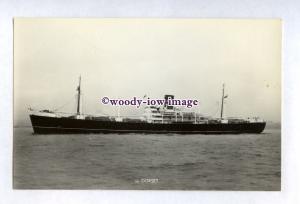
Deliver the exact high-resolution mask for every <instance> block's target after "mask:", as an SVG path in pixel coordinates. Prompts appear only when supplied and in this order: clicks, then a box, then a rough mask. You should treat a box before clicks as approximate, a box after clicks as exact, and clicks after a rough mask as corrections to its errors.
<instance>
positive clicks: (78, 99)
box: [77, 76, 81, 115]
mask: <svg viewBox="0 0 300 204" xmlns="http://www.w3.org/2000/svg"><path fill="white" fill-rule="evenodd" d="M80 85H81V76H79V86H78V87H77V92H78V95H77V115H80V94H81V89H80Z"/></svg>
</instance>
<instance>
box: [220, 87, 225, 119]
mask: <svg viewBox="0 0 300 204" xmlns="http://www.w3.org/2000/svg"><path fill="white" fill-rule="evenodd" d="M224 89H225V84H223V89H222V103H221V120H222V119H223V105H224Z"/></svg>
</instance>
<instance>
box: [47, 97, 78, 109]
mask: <svg viewBox="0 0 300 204" xmlns="http://www.w3.org/2000/svg"><path fill="white" fill-rule="evenodd" d="M74 96H76V95H73V96H72V98H71V99H70V100H69V101H68V102H67V103H65V104H63V105H62V106H59V107H58V108H55V109H53V110H52V111H57V110H59V109H61V108H63V107H65V106H66V105H68V104H69V103H71V101H73V100H74Z"/></svg>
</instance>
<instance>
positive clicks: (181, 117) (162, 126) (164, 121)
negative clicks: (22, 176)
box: [30, 77, 266, 134]
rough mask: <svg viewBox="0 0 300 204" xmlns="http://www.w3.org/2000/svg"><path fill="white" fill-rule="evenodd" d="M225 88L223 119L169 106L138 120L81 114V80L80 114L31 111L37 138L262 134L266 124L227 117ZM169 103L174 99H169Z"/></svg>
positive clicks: (154, 109) (147, 112)
mask: <svg viewBox="0 0 300 204" xmlns="http://www.w3.org/2000/svg"><path fill="white" fill-rule="evenodd" d="M224 89H225V86H224V84H223V89H222V98H221V111H220V112H221V114H220V117H217V118H213V117H207V116H203V115H201V114H199V113H196V112H191V111H183V110H181V109H179V108H178V107H176V106H172V105H168V104H167V103H165V104H164V105H163V106H145V107H144V114H143V115H142V116H140V117H138V118H136V117H135V118H132V117H120V116H96V115H87V114H83V113H81V110H80V103H81V99H80V98H81V77H80V78H79V85H78V87H77V101H76V103H77V112H76V113H73V114H67V115H65V114H62V113H60V112H55V111H51V110H38V111H35V110H33V109H30V111H31V113H30V120H31V124H32V128H33V131H34V134H76V133H78V134H88V133H165V134H166V133H176V134H241V133H262V132H263V130H264V128H265V126H266V122H265V121H264V120H262V119H260V118H258V117H254V118H228V117H227V118H226V117H223V109H224V99H226V98H227V95H224ZM164 99H165V100H168V99H174V95H165V96H164Z"/></svg>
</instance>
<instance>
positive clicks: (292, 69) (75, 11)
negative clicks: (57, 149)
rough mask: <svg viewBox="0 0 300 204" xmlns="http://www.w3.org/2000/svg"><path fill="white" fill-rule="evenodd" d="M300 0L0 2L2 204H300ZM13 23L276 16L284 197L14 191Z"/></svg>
mask: <svg viewBox="0 0 300 204" xmlns="http://www.w3.org/2000/svg"><path fill="white" fill-rule="evenodd" d="M299 11H300V1H297V0H294V1H293V0H286V1H276V0H247V1H246V0H228V1H226V0H202V1H200V0H199V1H197V0H182V1H180V0H173V1H172V0H165V1H164V0H161V1H159V0H152V1H151V0H80V1H79V0H78V1H76V0H73V1H70V0H45V1H39V0H27V1H22V0H14V1H13V0H11V1H10V0H0V131H1V132H0V137H1V139H0V200H1V201H3V203H22V204H23V203H30V204H31V203H43V204H47V203H56V204H60V203H97V204H98V203H142V202H143V203H151V204H153V203H155V204H156V203H167V202H168V203H230V204H234V203H264V204H265V203H272V204H276V203H300V197H299V192H300V191H299V190H300V189H299V185H300V183H299V178H300V175H299V173H300V165H299V161H300V159H299V155H300V143H299V141H300V139H299V138H300V136H299V135H298V133H299V132H300V131H299V126H300V125H299V124H298V123H297V122H298V121H299V119H298V117H297V114H296V113H300V111H299V106H300V101H299V90H298V89H297V88H298V87H300V86H299V85H300V84H299V83H300V80H299V78H300V57H299V55H300V34H299V33H300V32H299V31H300V26H299V25H300V12H299ZM13 17H168V18H170V17H176V18H181V17H184V18H190V17H194V18H195V17H196V18H281V19H282V20H283V61H282V62H283V74H282V79H283V83H282V87H283V89H282V99H283V101H282V102H283V103H282V108H283V112H282V113H283V114H282V122H283V134H282V191H281V192H234V191H232V192H215V191H210V192H208V191H107V190H106V191H101V190H92V191H91V190H84V191H75V190H71V191H65V190H51V191H48V190H43V191H38V190H34V191H31V190H12V105H13V103H12V89H13V84H12V79H13V78H12V77H13V70H12V67H13V49H12V46H13V30H12V28H13V27H12V23H13V21H12V19H13Z"/></svg>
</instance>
